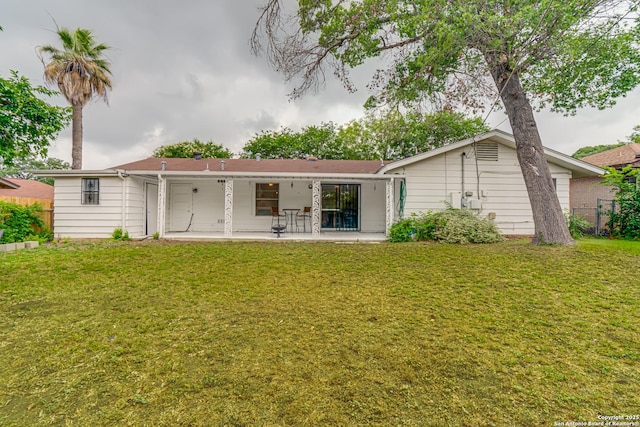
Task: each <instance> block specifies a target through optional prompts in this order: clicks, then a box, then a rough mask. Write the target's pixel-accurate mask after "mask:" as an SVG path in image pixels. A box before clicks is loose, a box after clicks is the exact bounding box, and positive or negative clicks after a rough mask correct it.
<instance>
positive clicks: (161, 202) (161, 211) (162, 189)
mask: <svg viewBox="0 0 640 427" xmlns="http://www.w3.org/2000/svg"><path fill="white" fill-rule="evenodd" d="M166 194H167V181H165V179H164V178H163V177H162V175H160V174H158V225H157V227H156V228H157V230H156V231H157V232H158V236H160V237H164V223H165V212H166V204H167V201H166V200H165V199H166Z"/></svg>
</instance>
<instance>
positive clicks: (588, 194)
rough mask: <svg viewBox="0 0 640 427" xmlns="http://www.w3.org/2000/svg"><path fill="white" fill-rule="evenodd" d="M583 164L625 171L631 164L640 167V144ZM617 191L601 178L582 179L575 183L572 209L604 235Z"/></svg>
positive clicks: (576, 180)
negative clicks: (624, 168) (623, 169)
mask: <svg viewBox="0 0 640 427" xmlns="http://www.w3.org/2000/svg"><path fill="white" fill-rule="evenodd" d="M580 160H582V161H583V162H587V163H589V164H592V165H595V166H598V167H605V166H608V167H612V168H614V169H622V168H623V167H625V166H627V165H631V166H632V167H640V144H636V143H630V144H626V145H622V146H620V147H616V148H612V149H611V150H606V151H602V152H600V153H596V154H592V155H590V156H586V157H583V158H582V159H580ZM614 197H615V189H614V188H613V187H611V186H607V185H602V178H601V177H600V176H590V177H580V178H577V177H576V178H574V179H572V180H571V196H570V206H571V210H572V212H574V213H576V214H578V215H580V216H581V217H583V218H584V219H586V220H587V221H589V222H590V223H592V224H594V225H595V231H596V233H597V234H600V233H601V231H603V230H604V229H605V228H606V226H605V224H606V222H607V221H608V220H609V216H608V214H607V212H609V211H611V210H612V209H613V206H614V205H613V199H614Z"/></svg>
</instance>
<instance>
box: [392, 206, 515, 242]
mask: <svg viewBox="0 0 640 427" xmlns="http://www.w3.org/2000/svg"><path fill="white" fill-rule="evenodd" d="M389 240H391V241H392V242H408V241H411V240H434V241H439V242H445V243H495V242H500V241H502V240H504V238H503V237H502V235H501V234H500V231H499V230H498V228H497V227H496V225H495V224H494V223H493V221H491V220H490V219H487V218H480V217H479V216H478V215H476V214H474V213H473V212H471V211H469V210H462V209H453V208H448V209H446V210H444V211H441V212H427V213H425V214H420V215H416V214H412V215H411V217H409V218H406V219H402V220H400V221H398V222H396V223H395V224H393V226H391V228H390V230H389Z"/></svg>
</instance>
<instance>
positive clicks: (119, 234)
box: [111, 228, 131, 241]
mask: <svg viewBox="0 0 640 427" xmlns="http://www.w3.org/2000/svg"><path fill="white" fill-rule="evenodd" d="M111 238H112V239H113V240H116V241H121V240H131V238H130V237H129V232H128V231H126V230H124V231H123V230H122V228H116V229H115V230H113V233H112V234H111Z"/></svg>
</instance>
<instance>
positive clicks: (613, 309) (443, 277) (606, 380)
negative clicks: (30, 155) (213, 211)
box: [0, 240, 640, 426]
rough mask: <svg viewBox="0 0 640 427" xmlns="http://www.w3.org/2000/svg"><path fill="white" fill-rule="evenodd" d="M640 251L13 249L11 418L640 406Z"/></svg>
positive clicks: (4, 330)
mask: <svg viewBox="0 0 640 427" xmlns="http://www.w3.org/2000/svg"><path fill="white" fill-rule="evenodd" d="M639 254H640V243H627V242H625V243H620V242H614V241H607V240H585V241H582V242H581V243H580V244H579V245H578V246H576V247H552V246H546V247H544V246H542V247H535V246H531V245H529V244H527V243H526V242H523V241H516V242H513V241H511V242H506V243H501V244H495V245H477V246H458V245H439V244H420V243H407V244H377V245H375V244H331V243H290V242H278V243H248V242H219V243H191V244H186V243H175V242H174V243H171V242H165V241H147V242H142V243H141V242H129V243H117V242H104V243H97V244H73V243H72V244H67V245H61V246H57V247H56V246H53V247H48V248H39V249H36V250H29V251H26V250H25V251H19V252H14V253H9V254H0V425H9V426H12V425H16V426H33V425H79V426H88V425H92V426H93V425H149V426H152V425H153V426H162V425H166V426H213V425H215V426H218V425H228V426H305V425H308V426H334V425H341V426H362V425H371V426H390V425H393V426H425V425H433V426H465V425H466V426H482V425H486V426H490V425H491V426H493V425H497V426H513V425H521V426H534V425H536V426H546V425H548V426H551V425H554V423H555V422H569V421H574V422H575V421H586V422H588V421H597V420H598V418H597V417H598V415H600V414H601V415H622V414H637V413H638V408H640V360H639V355H640V331H639V328H640V286H639V285H638V279H637V277H638V271H640V261H639V258H638V255H639Z"/></svg>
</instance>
